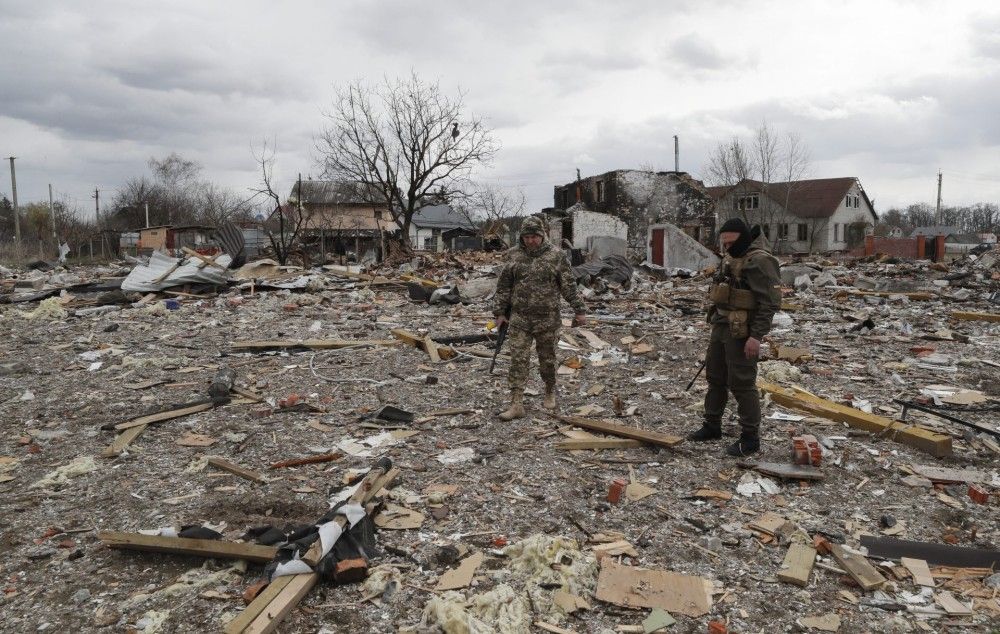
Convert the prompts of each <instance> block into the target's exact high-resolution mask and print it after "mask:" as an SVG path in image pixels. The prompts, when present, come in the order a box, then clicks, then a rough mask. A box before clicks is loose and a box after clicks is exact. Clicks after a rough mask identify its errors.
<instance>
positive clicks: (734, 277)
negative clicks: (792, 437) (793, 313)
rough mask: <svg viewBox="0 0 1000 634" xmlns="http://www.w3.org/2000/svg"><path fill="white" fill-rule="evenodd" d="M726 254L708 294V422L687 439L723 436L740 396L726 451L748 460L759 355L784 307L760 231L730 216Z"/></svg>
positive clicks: (755, 432) (755, 422)
mask: <svg viewBox="0 0 1000 634" xmlns="http://www.w3.org/2000/svg"><path fill="white" fill-rule="evenodd" d="M719 239H720V241H721V242H722V248H723V249H724V250H725V252H726V255H725V258H724V259H723V261H722V264H721V265H720V267H719V271H718V273H717V274H716V277H715V284H713V285H712V289H711V291H710V292H709V309H708V322H709V323H710V324H712V334H711V337H710V339H709V343H708V350H707V351H706V353H705V378H706V379H707V380H708V392H707V393H706V394H705V421H704V423H703V425H702V427H701V429H699V430H697V431H695V432H693V433H692V434H691V435H689V436H688V438H689V439H690V440H696V441H705V440H717V439H720V438H722V415H723V413H724V412H725V410H726V401H727V400H728V396H729V395H728V392H732V393H733V396H734V397H735V398H736V405H737V412H738V414H739V418H740V439H739V440H737V441H736V442H735V443H733V444H732V445H731V446H730V447H729V448H728V449H727V450H726V453H728V454H729V455H731V456H745V455H748V454H751V453H754V452H756V451H758V450H759V449H760V396H759V394H758V392H757V356H758V355H759V353H760V342H761V339H762V338H763V337H764V335H766V334H767V333H768V332H769V331H770V330H771V319H772V318H773V317H774V313H775V312H777V311H778V310H779V309H780V308H781V277H780V275H779V273H778V261H777V260H776V259H775V258H774V256H772V255H771V254H770V252H768V251H767V249H766V247H767V243H766V241H765V238H764V237H763V236H762V235H761V234H760V227H754V228H753V230H751V229H750V228H749V227H747V225H746V223H745V222H743V221H742V220H740V219H738V218H732V219H730V220H727V221H726V222H725V223H723V225H722V227H721V228H720V229H719Z"/></svg>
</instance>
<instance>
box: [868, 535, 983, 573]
mask: <svg viewBox="0 0 1000 634" xmlns="http://www.w3.org/2000/svg"><path fill="white" fill-rule="evenodd" d="M861 545H862V546H864V547H865V548H867V549H868V556H869V557H878V558H880V559H901V558H903V557H908V558H911V559H923V560H924V561H926V562H927V563H928V564H931V565H934V566H958V567H960V568H980V567H985V568H1000V550H986V549H984V548H964V547H962V546H950V545H948V544H932V543H929V542H914V541H909V540H906V539H896V538H894V537H875V536H872V535H862V536H861Z"/></svg>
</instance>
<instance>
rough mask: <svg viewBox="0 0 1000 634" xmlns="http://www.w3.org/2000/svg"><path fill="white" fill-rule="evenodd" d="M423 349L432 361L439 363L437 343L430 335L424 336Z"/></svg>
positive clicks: (439, 356)
mask: <svg viewBox="0 0 1000 634" xmlns="http://www.w3.org/2000/svg"><path fill="white" fill-rule="evenodd" d="M424 350H426V351H427V355H428V356H429V357H430V358H431V362H432V363H441V355H439V354H438V347H437V344H436V343H434V340H433V339H431V336H430V335H427V336H426V337H424Z"/></svg>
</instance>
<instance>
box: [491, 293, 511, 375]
mask: <svg viewBox="0 0 1000 634" xmlns="http://www.w3.org/2000/svg"><path fill="white" fill-rule="evenodd" d="M504 317H505V318H506V319H505V320H504V322H503V324H502V325H501V326H500V327H499V328H497V345H496V348H495V349H494V350H493V362H492V363H490V374H493V368H495V367H496V365H497V356H498V355H499V354H500V348H502V347H503V342H504V340H506V339H507V329H508V328H509V327H510V305H508V306H507V310H506V311H504Z"/></svg>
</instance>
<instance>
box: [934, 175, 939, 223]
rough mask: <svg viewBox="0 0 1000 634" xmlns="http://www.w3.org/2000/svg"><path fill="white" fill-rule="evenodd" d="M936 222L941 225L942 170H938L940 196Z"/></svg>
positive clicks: (936, 210) (935, 215) (935, 212)
mask: <svg viewBox="0 0 1000 634" xmlns="http://www.w3.org/2000/svg"><path fill="white" fill-rule="evenodd" d="M934 224H935V225H938V226H940V225H941V170H938V197H937V207H936V208H935V210H934Z"/></svg>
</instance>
